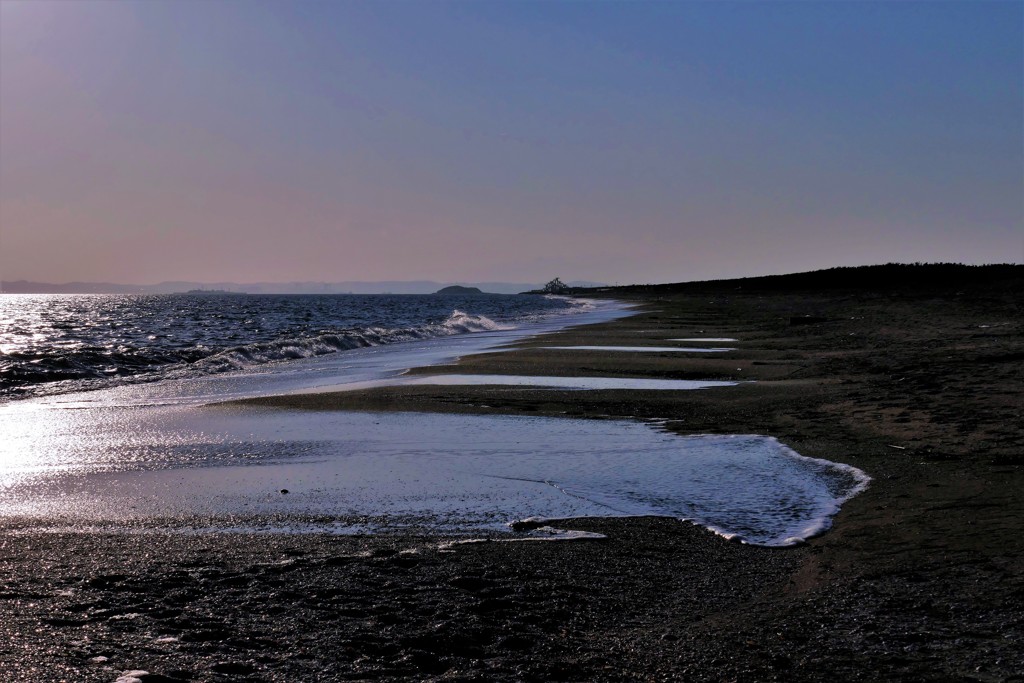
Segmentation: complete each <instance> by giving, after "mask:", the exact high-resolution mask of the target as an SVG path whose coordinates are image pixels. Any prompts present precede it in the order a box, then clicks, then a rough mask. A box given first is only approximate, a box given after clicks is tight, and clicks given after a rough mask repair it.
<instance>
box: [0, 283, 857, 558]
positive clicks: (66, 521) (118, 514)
mask: <svg viewBox="0 0 1024 683" xmlns="http://www.w3.org/2000/svg"><path fill="white" fill-rule="evenodd" d="M631 314H632V311H631V309H630V307H629V306H628V305H626V304H624V303H622V302H617V301H609V300H593V299H580V298H570V297H554V296H536V295H493V296H491V295H484V296H465V297H461V296H455V297H451V296H434V295H430V296H427V295H326V296H321V295H308V296H297V295H287V296H284V295H282V296H264V295H260V296H254V295H236V294H219V293H209V292H204V293H193V294H182V295H167V296H157V295H146V296H125V295H38V296H37V295H2V296H0V529H2V530H4V531H6V532H9V533H18V532H21V531H26V530H29V531H33V532H39V531H54V532H84V533H89V532H94V531H102V532H104V533H111V532H113V533H147V532H154V531H160V532H174V533H225V532H228V533H236V532H244V533H326V534H366V533H371V534H380V533H396V532H397V533H415V534H417V535H431V534H433V535H437V536H439V537H446V538H452V537H454V538H456V539H462V540H475V539H480V538H488V539H499V540H507V541H518V540H566V539H574V538H580V537H585V536H586V535H585V534H582V535H581V534H580V533H577V532H574V531H573V529H572V523H571V521H568V520H571V519H573V518H580V517H594V516H614V517H624V516H634V515H658V516H667V517H674V518H677V519H680V520H685V521H688V522H691V523H693V524H698V525H700V526H703V527H704V528H706V529H708V530H709V531H710V532H713V533H715V534H719V535H721V536H723V537H726V538H730V539H734V540H738V541H741V542H745V543H751V544H756V545H766V546H785V545H793V544H796V543H800V542H802V541H803V540H805V539H807V538H810V537H811V536H814V535H817V534H820V533H822V532H824V531H825V530H827V529H828V527H829V525H830V520H831V519H832V517H833V516H834V515H835V513H836V512H837V511H838V509H839V507H840V506H841V505H842V503H843V502H845V501H846V500H848V499H849V498H850V497H852V496H854V495H856V494H857V493H859V492H860V491H861V490H863V489H864V487H866V486H867V484H868V481H869V478H868V477H867V475H866V474H864V473H863V472H861V471H860V470H857V469H856V468H853V467H850V466H848V465H844V464H841V463H834V462H829V461H826V460H820V459H814V458H807V457H804V456H803V455H801V454H799V453H796V452H794V451H792V450H791V449H789V448H788V447H786V446H785V445H784V444H783V443H781V442H779V441H778V440H776V439H775V438H773V437H772V436H771V435H759V434H738V435H731V436H721V435H719V436H707V435H696V436H687V437H681V436H679V435H677V434H674V433H671V432H670V431H668V430H667V429H666V425H665V423H664V422H659V421H650V420H648V421H644V420H638V419H623V418H622V417H621V416H617V417H616V419H605V420H579V419H568V418H548V417H522V416H503V415H452V414H434V413H396V412H350V411H343V410H334V411H331V410H328V411H323V410H321V411H304V410H275V409H268V408H257V407H253V406H251V405H245V406H244V407H239V405H238V404H236V403H233V402H232V401H233V400H234V399H244V398H250V397H258V396H267V395H279V394H288V393H309V392H314V393H317V392H320V393H323V392H344V391H349V390H353V389H360V388H364V387H381V386H392V385H400V384H415V385H417V386H423V385H431V384H435V385H437V388H436V391H438V392H439V393H440V394H442V395H443V393H444V391H447V390H449V389H445V388H444V387H445V386H450V385H453V384H493V385H511V386H506V387H505V388H503V389H501V390H507V391H522V390H523V389H524V387H529V388H530V389H531V390H539V391H544V390H548V389H552V388H561V389H563V390H568V391H591V390H595V389H601V390H616V391H633V390H637V389H644V390H649V391H662V390H664V391H703V390H708V389H710V388H712V387H714V388H716V390H722V391H728V390H729V389H730V387H731V386H732V385H733V384H735V383H731V382H694V381H682V380H679V381H677V380H668V379H643V378H618V377H581V378H565V377H522V376H512V375H488V376H481V375H463V376H460V375H457V374H452V373H443V374H437V375H431V374H429V373H427V374H423V373H417V374H415V375H407V374H406V371H407V370H408V369H410V368H413V367H429V366H437V365H441V364H449V363H452V362H454V361H456V360H457V359H458V358H460V357H464V356H467V355H470V354H475V353H485V352H487V353H500V352H504V351H507V350H509V349H511V348H514V345H515V343H516V342H519V341H522V340H524V339H526V338H530V337H534V336H537V335H542V334H545V333H548V332H553V331H558V330H562V329H566V328H567V327H570V326H577V325H587V324H593V323H600V322H606V321H609V320H614V319H616V318H620V317H623V316H628V315H631ZM673 341H674V340H672V339H668V340H662V342H663V343H665V344H669V343H671V342H673ZM721 341H722V340H720V339H708V340H701V339H699V338H692V339H687V340H686V341H685V344H686V345H685V346H679V347H678V348H673V350H672V351H671V352H669V351H660V353H665V354H667V355H669V356H671V357H678V356H681V355H683V354H686V353H726V352H729V351H730V350H731V348H732V347H721V346H720V343H721ZM729 341H730V342H736V343H742V340H731V339H730V340H729ZM702 342H706V344H707V348H704V347H703V346H702ZM593 351H594V349H591V348H589V347H583V348H581V349H580V350H578V351H577V353H589V352H593ZM556 352H564V350H556ZM605 352H611V353H622V354H629V353H641V352H649V351H645V350H643V349H640V348H636V347H629V346H623V347H616V348H615V349H612V350H610V351H605ZM481 406H482V407H486V405H485V404H483V403H482V404H481Z"/></svg>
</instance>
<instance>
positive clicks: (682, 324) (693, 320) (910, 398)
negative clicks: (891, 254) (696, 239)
mask: <svg viewBox="0 0 1024 683" xmlns="http://www.w3.org/2000/svg"><path fill="white" fill-rule="evenodd" d="M1021 270H1022V269H1021V267H1011V268H1005V269H1002V270H991V271H986V270H974V269H967V270H954V271H952V272H950V273H945V274H944V273H942V272H938V273H937V274H935V273H936V272H937V271H928V273H931V274H930V275H928V277H921V278H918V275H920V274H925V272H924V271H912V270H906V271H901V273H902V275H901V276H900V277H899V278H896V279H894V280H887V279H886V278H885V277H883V276H884V275H885V273H886V272H887V271H856V272H851V273H850V274H849V277H846V276H845V275H844V276H842V277H836V278H833V279H831V280H828V281H816V282H815V281H810V282H808V281H804V280H800V279H796V280H794V279H789V280H787V279H785V278H782V279H766V280H747V281H730V282H720V283H703V284H700V283H698V284H688V285H665V286H650V287H633V288H620V289H615V290H609V291H607V292H604V293H602V295H606V296H611V297H614V298H619V299H632V300H635V301H636V302H637V303H638V304H639V305H640V308H639V312H638V314H637V315H635V316H633V317H629V318H625V319H622V320H618V321H614V322H610V323H605V324H601V325H597V326H589V327H580V328H574V329H569V330H566V331H562V332H559V333H556V334H552V335H548V336H546V337H543V338H535V339H530V340H527V341H526V342H524V343H521V344H520V345H518V346H517V347H516V348H515V349H513V350H509V351H503V352H500V353H488V354H482V355H477V356H470V357H467V358H465V359H463V360H462V361H460V362H459V363H457V364H455V365H451V366H445V367H442V368H427V369H421V370H417V372H424V373H435V372H459V373H474V374H480V373H483V374H487V373H497V374H530V375H570V376H573V375H584V376H622V377H644V378H676V379H716V380H754V381H753V382H749V383H744V384H740V385H738V386H735V387H722V388H713V389H704V390H700V391H691V392H683V391H678V392H677V391H627V390H597V391H560V390H551V389H542V388H524V387H508V386H502V387H496V386H486V385H485V386H466V387H458V386H444V387H438V386H405V387H384V388H377V389H372V390H365V391H360V392H346V393H336V394H310V395H302V396H292V397H280V398H266V399H257V400H254V401H251V402H250V403H252V404H257V405H260V406H264V407H268V406H269V407H274V408H279V409H281V410H288V409H292V408H303V409H315V410H402V411H423V412H436V411H455V412H466V413H499V414H528V415H552V416H563V415H565V416H573V417H584V418H594V419H601V418H607V417H630V418H659V419H664V420H667V427H668V428H669V429H671V430H673V431H676V432H678V433H681V434H701V433H721V434H731V433H742V434H751V433H754V434H766V435H771V436H775V437H777V438H779V439H780V440H781V441H782V442H784V443H785V444H787V445H789V446H790V447H792V448H794V449H795V450H796V451H798V452H799V453H801V454H803V455H807V456H813V457H819V458H826V459H829V460H833V461H836V462H841V463H848V464H851V465H854V466H856V467H859V468H861V469H862V470H864V471H865V472H867V473H868V474H870V475H871V477H872V478H873V481H872V483H871V486H870V488H869V489H868V490H867V491H865V492H864V493H862V494H860V495H859V496H857V497H856V498H854V499H853V500H851V501H849V502H848V503H846V504H845V505H844V507H843V509H842V511H841V512H840V513H839V515H838V516H837V517H836V518H835V520H834V526H833V528H832V529H831V530H830V531H829V532H827V533H826V534H824V535H822V536H819V537H817V538H814V539H812V540H810V541H809V542H808V543H806V544H805V545H802V546H800V547H796V548H784V549H783V548H761V547H752V546H747V545H741V544H738V543H732V542H729V541H726V540H724V539H723V538H721V537H719V536H716V535H714V534H712V533H711V532H709V531H706V530H704V529H702V528H700V527H696V526H693V525H690V524H687V523H682V522H679V521H676V520H671V519H656V518H632V519H580V520H567V521H565V522H564V523H562V524H561V526H564V527H566V528H571V529H580V530H587V531H595V532H600V533H602V534H604V535H606V536H607V538H606V539H605V540H601V541H574V542H558V543H539V542H537V543H533V542H530V543H498V542H490V543H479V544H471V545H456V546H452V547H450V548H441V547H440V546H439V539H436V538H427V537H418V536H383V537H360V536H354V537H324V536H315V535H309V536H297V535H296V536H280V535H279V536H273V535H260V536H249V535H242V534H235V535H232V534H207V535H199V536H194V535H181V534H177V535H174V534H156V533H150V534H120V535H114V534H105V533H103V532H101V531H95V530H93V531H89V532H83V533H61V534H57V533H40V532H37V531H32V530H31V529H21V530H19V529H12V528H7V529H3V530H0V630H2V637H0V679H2V680H5V681H7V680H9V681H107V682H112V681H115V680H116V679H118V677H119V676H122V675H123V674H124V673H125V672H130V671H139V672H141V671H145V672H148V674H141V673H138V674H136V676H135V677H136V678H138V679H139V680H142V681H146V682H160V681H162V682H164V683H168V682H172V681H344V680H446V681H460V680H466V681H469V680H474V681H493V680H508V681H519V680H521V681H548V680H573V681H622V680H644V681H648V680H649V681H662V680H664V681H676V680H690V681H766V680H779V681H820V680H829V679H831V680H840V681H846V680H863V681H878V680H885V681H956V680H962V681H1015V680H1024V647H1022V645H1021V644H1022V643H1024V540H1022V535H1024V457H1022V453H1024V430H1022V427H1021V425H1022V417H1021V408H1022V392H1021V387H1022V382H1024V337H1022V333H1024V315H1022V312H1024V311H1022V303H1024V277H1022V274H1021ZM908 273H909V274H910V275H909V279H908V278H907V277H906V276H907V274H908ZM840 275H842V274H840ZM805 316H811V317H810V318H807V317H805ZM693 337H714V338H718V337H727V338H736V339H738V341H737V342H734V343H733V342H730V343H727V344H723V343H718V342H715V343H712V344H709V345H714V346H730V347H735V350H733V351H728V352H724V353H719V354H681V353H668V352H665V353H661V352H656V353H625V352H614V353H613V352H601V351H585V352H584V351H570V350H559V349H544V348H541V347H544V346H572V345H619V346H635V345H650V346H665V345H671V344H673V343H676V344H679V345H681V346H682V345H687V344H692V343H691V342H669V341H667V340H670V339H682V338H693ZM209 409H210V410H249V409H251V408H250V407H249V405H230V406H214V407H211V408H209ZM126 680H127V679H126Z"/></svg>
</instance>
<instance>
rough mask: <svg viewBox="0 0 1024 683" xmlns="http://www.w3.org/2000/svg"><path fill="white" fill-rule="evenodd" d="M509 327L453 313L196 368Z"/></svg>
mask: <svg viewBox="0 0 1024 683" xmlns="http://www.w3.org/2000/svg"><path fill="white" fill-rule="evenodd" d="M512 328H513V326H512V325H501V324H498V323H496V322H494V321H493V320H491V319H490V318H488V317H486V316H483V315H470V314H469V313H464V312H462V311H459V310H455V311H453V312H452V314H451V315H449V316H448V319H447V320H445V321H444V322H442V323H438V324H433V325H424V326H421V327H410V328H393V329H389V328H384V327H367V328H361V329H350V330H343V331H340V332H332V333H329V334H319V335H316V336H313V337H299V338H292V339H280V340H276V341H272V342H261V343H255V344H246V345H243V346H236V347H234V348H230V349H225V350H223V351H220V352H218V353H216V354H214V355H212V356H209V357H208V358H204V359H202V360H201V361H199V362H198V363H196V364H193V365H198V366H200V367H204V368H208V371H209V372H224V371H228V370H239V369H242V368H247V367H251V366H253V365H261V364H263V363H273V362H275V361H282V360H297V359H299V358H311V357H313V356H323V355H326V354H329V353H337V352H339V351H350V350H352V349H361V348H366V347H369V346H382V345H384V344H397V343H401V342H409V341H417V340H421V339H432V338H435V337H444V336H448V335H453V334H468V333H471V332H487V331H490V330H507V329H512Z"/></svg>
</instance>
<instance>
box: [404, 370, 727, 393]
mask: <svg viewBox="0 0 1024 683" xmlns="http://www.w3.org/2000/svg"><path fill="white" fill-rule="evenodd" d="M389 384H415V385H423V384H429V385H445V386H456V385H460V386H461V385H485V384H492V385H504V386H534V387H552V388H557V389H581V390H584V389H592V390H593V389H651V390H659V391H673V390H674V391H688V390H693V389H709V388H711V387H733V386H736V385H737V384H738V382H725V381H718V380H688V379H641V378H634V377H545V376H534V375H459V374H450V375H449V374H445V375H425V376H422V377H420V376H414V377H401V378H398V380H397V381H394V382H389Z"/></svg>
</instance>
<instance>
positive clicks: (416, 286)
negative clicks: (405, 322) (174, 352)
mask: <svg viewBox="0 0 1024 683" xmlns="http://www.w3.org/2000/svg"><path fill="white" fill-rule="evenodd" d="M453 285H459V286H465V287H476V288H477V289H480V290H482V291H484V292H490V293H494V294H518V293H519V292H526V291H530V290H534V289H540V288H541V287H542V286H543V285H542V284H541V283H537V282H433V281H431V280H386V281H382V282H361V281H352V282H186V281H175V282H161V283H160V284H156V285H122V284H115V283H112V282H66V283H62V284H54V283H50V282H29V281H27V280H13V281H7V280H5V281H3V282H0V292H3V293H6V294H175V293H179V292H190V291H196V290H218V291H221V292H238V293H244V294H432V293H434V292H436V291H438V290H439V289H442V288H444V287H450V286H453ZM568 285H569V286H570V287H603V286H605V285H603V284H601V283H599V282H585V281H579V280H577V281H573V282H569V283H568Z"/></svg>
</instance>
